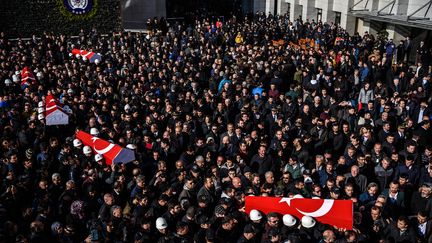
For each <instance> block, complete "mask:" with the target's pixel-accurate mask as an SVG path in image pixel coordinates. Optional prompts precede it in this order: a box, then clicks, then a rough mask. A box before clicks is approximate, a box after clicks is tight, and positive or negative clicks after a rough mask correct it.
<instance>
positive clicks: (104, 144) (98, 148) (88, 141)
mask: <svg viewBox="0 0 432 243" xmlns="http://www.w3.org/2000/svg"><path fill="white" fill-rule="evenodd" d="M76 137H77V138H78V139H79V140H81V141H82V142H83V144H84V145H87V146H90V147H91V148H92V149H93V151H94V152H95V153H97V154H101V155H102V156H103V157H104V158H105V161H106V164H107V165H111V164H112V163H114V164H122V163H129V162H131V161H133V160H135V153H134V151H132V150H130V149H127V148H122V147H120V146H119V145H117V144H113V143H110V142H108V141H105V140H103V139H100V138H98V137H93V136H92V135H90V134H88V133H86V132H83V131H78V132H77V133H76Z"/></svg>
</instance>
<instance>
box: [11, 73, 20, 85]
mask: <svg viewBox="0 0 432 243" xmlns="http://www.w3.org/2000/svg"><path fill="white" fill-rule="evenodd" d="M12 81H14V82H15V83H17V82H19V79H18V76H17V75H16V74H14V75H12Z"/></svg>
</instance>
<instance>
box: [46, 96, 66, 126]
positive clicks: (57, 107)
mask: <svg viewBox="0 0 432 243" xmlns="http://www.w3.org/2000/svg"><path fill="white" fill-rule="evenodd" d="M45 121H46V125H47V126H50V125H67V124H69V116H68V115H67V113H66V112H65V111H64V110H63V108H62V107H61V104H60V102H58V101H57V100H56V99H55V98H54V96H53V95H51V94H49V95H47V97H46V108H45Z"/></svg>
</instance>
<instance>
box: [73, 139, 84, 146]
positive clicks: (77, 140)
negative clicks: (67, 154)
mask: <svg viewBox="0 0 432 243" xmlns="http://www.w3.org/2000/svg"><path fill="white" fill-rule="evenodd" d="M81 145H82V142H81V140H79V139H78V138H75V139H74V140H73V146H74V147H79V146H81Z"/></svg>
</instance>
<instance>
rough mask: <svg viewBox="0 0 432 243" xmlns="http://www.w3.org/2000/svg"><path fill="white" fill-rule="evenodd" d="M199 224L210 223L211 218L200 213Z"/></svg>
mask: <svg viewBox="0 0 432 243" xmlns="http://www.w3.org/2000/svg"><path fill="white" fill-rule="evenodd" d="M197 223H198V224H210V219H209V218H208V217H207V216H205V215H200V216H198V218H197Z"/></svg>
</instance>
